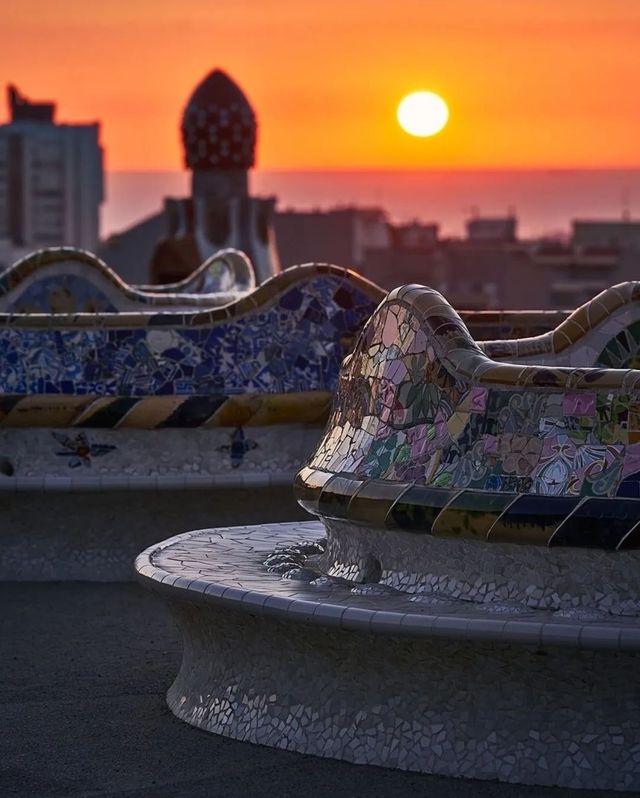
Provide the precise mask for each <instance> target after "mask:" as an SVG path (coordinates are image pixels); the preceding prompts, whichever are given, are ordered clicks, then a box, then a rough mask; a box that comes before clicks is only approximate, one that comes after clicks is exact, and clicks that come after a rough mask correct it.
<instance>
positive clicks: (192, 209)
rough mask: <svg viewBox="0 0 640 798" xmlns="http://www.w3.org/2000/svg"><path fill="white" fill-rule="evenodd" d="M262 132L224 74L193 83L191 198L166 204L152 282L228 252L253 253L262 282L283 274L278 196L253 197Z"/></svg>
mask: <svg viewBox="0 0 640 798" xmlns="http://www.w3.org/2000/svg"><path fill="white" fill-rule="evenodd" d="M257 128H258V125H257V120H256V115H255V112H254V110H253V108H252V107H251V104H250V103H249V101H248V99H247V98H246V96H245V94H244V93H243V92H242V90H241V89H240V87H239V86H238V85H237V84H236V83H235V82H234V81H233V80H232V79H231V78H230V77H229V76H228V75H227V74H226V73H225V72H223V71H222V70H219V69H216V70H214V71H213V72H211V73H210V74H209V75H207V77H206V78H204V80H202V81H201V82H200V83H199V84H198V85H197V86H196V88H195V89H194V91H193V93H192V94H191V96H190V98H189V100H188V101H187V104H186V106H185V109H184V112H183V116H182V123H181V133H182V141H183V145H184V162H185V166H186V167H187V169H189V170H190V171H191V197H189V198H187V199H167V200H165V217H166V224H167V238H166V239H165V240H163V241H161V242H160V243H159V244H158V246H157V247H156V250H155V252H154V254H153V257H152V262H151V279H152V281H153V282H158V283H159V282H170V281H173V280H179V279H182V278H183V277H185V276H187V275H188V274H190V273H191V272H192V271H193V270H194V269H195V268H196V267H197V266H198V265H199V264H200V263H201V262H202V261H203V260H204V259H205V258H207V257H209V256H210V255H212V254H213V253H214V252H215V251H217V250H219V249H222V248H225V247H235V248H236V249H240V250H242V251H243V252H245V253H246V254H247V255H248V256H249V258H250V259H251V261H252V263H253V267H254V269H255V272H256V277H257V279H258V282H263V281H264V280H266V279H267V278H268V277H270V276H271V275H272V274H275V273H276V272H278V271H280V265H279V260H278V256H277V252H276V247H275V237H274V233H273V214H274V209H275V198H274V197H252V196H250V194H249V170H250V169H251V168H252V167H253V166H254V164H255V151H256V139H257Z"/></svg>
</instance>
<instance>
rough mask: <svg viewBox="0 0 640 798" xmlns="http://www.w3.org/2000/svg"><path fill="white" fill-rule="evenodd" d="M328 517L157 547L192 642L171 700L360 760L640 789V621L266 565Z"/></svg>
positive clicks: (156, 566)
mask: <svg viewBox="0 0 640 798" xmlns="http://www.w3.org/2000/svg"><path fill="white" fill-rule="evenodd" d="M323 532H324V528H323V526H322V525H321V524H320V523H317V522H310V523H288V524H274V525H269V524H265V525H261V526H254V527H234V528H225V529H212V530H200V531H197V532H192V533H188V534H186V535H181V536H179V537H177V538H172V539H170V540H168V541H165V542H164V543H161V544H159V545H157V546H154V547H152V548H150V549H147V550H146V551H145V552H143V553H142V554H141V555H140V556H139V557H138V559H137V562H136V568H137V572H138V577H139V579H140V581H141V582H142V583H143V584H144V585H145V586H146V587H148V588H150V589H151V590H154V591H156V592H158V593H160V594H161V595H163V596H164V597H165V599H166V600H167V601H168V604H169V606H170V608H171V611H172V612H173V614H174V615H175V617H176V619H177V621H178V624H179V626H180V628H181V631H182V633H183V636H184V641H185V648H184V657H183V663H182V667H181V669H180V672H179V674H178V676H177V678H176V681H175V682H174V684H173V685H172V687H171V688H170V690H169V692H168V703H169V706H170V708H171V709H172V711H173V712H174V713H175V714H176V715H177V716H178V717H179V718H181V719H182V720H185V721H187V722H188V723H191V724H193V725H195V726H198V727H199V728H202V729H206V730H207V731H211V732H214V733H218V734H224V735H227V736H229V737H234V738H236V739H242V740H248V741H250V742H254V743H260V744H264V745H270V746H276V747H279V748H286V749H290V750H295V751H299V752H304V753H309V754H315V755H318V756H327V757H335V758H339V759H346V760H349V761H352V762H357V763H362V764H374V765H382V766H386V767H397V768H402V769H408V770H416V771H423V772H429V773H439V774H444V775H449V776H465V777H474V778H485V779H500V780H502V781H509V782H516V783H525V784H544V785H561V786H565V787H581V788H601V789H619V790H629V791H637V790H639V789H640V711H639V710H640V690H639V689H638V687H637V671H638V667H639V666H640V624H639V623H638V620H637V619H635V618H626V619H625V618H613V617H611V619H610V620H598V621H591V622H584V621H583V622H576V621H572V620H568V619H564V618H558V617H554V616H553V614H552V613H551V612H548V611H545V610H532V611H531V612H524V613H522V614H520V615H517V614H515V615H514V614H509V615H504V616H503V615H499V614H491V613H488V612H487V611H486V607H484V608H483V607H482V606H480V605H475V604H472V603H469V602H450V603H447V604H444V605H443V606H440V607H438V606H429V605H426V606H425V605H421V604H420V603H418V602H415V601H412V600H411V596H410V595H408V594H405V593H398V592H389V593H383V594H382V595H361V594H354V593H353V592H351V589H350V586H349V585H348V584H343V583H339V582H333V583H330V584H326V583H323V584H319V585H313V584H309V583H305V582H302V581H298V580H293V579H283V578H281V577H280V576H278V575H277V574H274V573H267V571H266V569H265V568H264V566H263V564H262V563H263V561H264V560H265V558H266V557H267V556H268V555H269V554H270V553H271V552H272V551H273V550H274V548H275V547H276V545H278V544H296V543H300V542H302V541H308V540H312V539H316V538H319V537H322V535H323Z"/></svg>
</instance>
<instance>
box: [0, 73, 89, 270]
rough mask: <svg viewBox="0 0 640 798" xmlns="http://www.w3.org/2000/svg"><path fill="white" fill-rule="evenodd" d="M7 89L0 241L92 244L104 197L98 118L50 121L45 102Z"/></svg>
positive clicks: (9, 248)
mask: <svg viewBox="0 0 640 798" xmlns="http://www.w3.org/2000/svg"><path fill="white" fill-rule="evenodd" d="M7 93H8V101H9V110H10V115H11V116H10V120H11V121H10V122H9V123H8V124H5V125H0V240H4V243H3V246H2V247H0V249H2V250H3V251H4V252H5V253H6V252H12V253H13V254H14V255H15V256H16V257H18V256H20V255H21V254H23V253H24V252H26V251H30V250H33V249H38V248H40V247H46V246H60V245H66V246H76V247H82V248H84V249H89V250H95V249H96V247H97V245H98V239H99V210H100V204H101V203H102V201H103V198H104V194H103V167H102V149H101V147H100V144H99V135H100V126H99V124H98V123H93V124H86V125H68V124H56V122H55V120H54V116H55V105H54V104H53V103H49V102H46V103H32V102H30V101H29V100H27V99H26V98H25V97H23V96H22V95H21V94H20V93H19V92H18V90H17V89H16V88H15V87H13V86H9V87H8V92H7ZM4 257H5V258H6V257H7V255H6V254H5V255H4ZM12 259H13V258H12Z"/></svg>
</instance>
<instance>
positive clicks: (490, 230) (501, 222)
mask: <svg viewBox="0 0 640 798" xmlns="http://www.w3.org/2000/svg"><path fill="white" fill-rule="evenodd" d="M517 226H518V220H517V219H516V217H515V216H496V217H491V216H479V217H476V218H473V219H469V221H468V222H467V239H468V240H469V241H491V242H494V243H496V242H501V243H505V244H506V243H510V242H514V241H516V240H517V238H518V236H517Z"/></svg>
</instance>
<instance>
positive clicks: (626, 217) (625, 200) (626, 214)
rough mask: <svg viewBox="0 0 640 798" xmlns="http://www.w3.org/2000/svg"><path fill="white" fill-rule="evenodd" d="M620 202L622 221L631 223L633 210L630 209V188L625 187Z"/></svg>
mask: <svg viewBox="0 0 640 798" xmlns="http://www.w3.org/2000/svg"><path fill="white" fill-rule="evenodd" d="M620 201H621V204H622V221H623V222H630V221H631V210H630V208H629V206H630V204H631V202H630V198H629V188H628V186H624V188H623V189H622V191H621V192H620Z"/></svg>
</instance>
